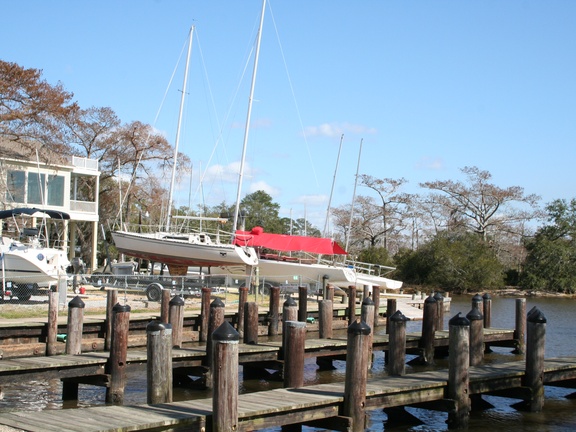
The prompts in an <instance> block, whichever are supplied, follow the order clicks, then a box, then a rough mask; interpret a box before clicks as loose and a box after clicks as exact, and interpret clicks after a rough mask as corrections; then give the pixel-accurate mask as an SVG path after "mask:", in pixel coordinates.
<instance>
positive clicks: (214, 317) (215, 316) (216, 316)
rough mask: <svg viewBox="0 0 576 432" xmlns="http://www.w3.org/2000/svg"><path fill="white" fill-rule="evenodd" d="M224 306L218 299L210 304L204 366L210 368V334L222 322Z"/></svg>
mask: <svg viewBox="0 0 576 432" xmlns="http://www.w3.org/2000/svg"><path fill="white" fill-rule="evenodd" d="M224 312H225V305H224V302H222V300H220V299H219V298H216V299H214V301H213V302H212V303H210V317H209V319H208V340H207V341H206V357H204V359H205V361H204V365H205V366H208V367H212V364H211V362H212V354H211V353H212V333H214V332H215V331H216V329H217V328H218V327H220V326H221V325H222V323H223V322H224Z"/></svg>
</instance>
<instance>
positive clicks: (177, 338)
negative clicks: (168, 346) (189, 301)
mask: <svg viewBox="0 0 576 432" xmlns="http://www.w3.org/2000/svg"><path fill="white" fill-rule="evenodd" d="M184 304H185V303H184V299H183V298H182V297H181V296H179V295H176V296H174V297H173V298H172V300H170V312H169V320H168V322H169V323H170V325H171V326H172V347H173V348H174V347H178V348H182V341H183V332H184Z"/></svg>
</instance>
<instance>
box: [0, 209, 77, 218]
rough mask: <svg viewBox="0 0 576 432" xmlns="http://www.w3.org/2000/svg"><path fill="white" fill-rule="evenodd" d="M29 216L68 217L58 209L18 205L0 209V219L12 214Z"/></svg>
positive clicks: (9, 216)
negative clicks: (9, 208) (17, 206)
mask: <svg viewBox="0 0 576 432" xmlns="http://www.w3.org/2000/svg"><path fill="white" fill-rule="evenodd" d="M21 215H23V216H30V217H40V218H45V217H50V218H52V219H70V215H69V214H68V213H64V212H61V211H58V210H42V209H37V208H34V207H32V208H30V207H20V208H15V209H11V210H0V219H7V218H11V217H14V216H21Z"/></svg>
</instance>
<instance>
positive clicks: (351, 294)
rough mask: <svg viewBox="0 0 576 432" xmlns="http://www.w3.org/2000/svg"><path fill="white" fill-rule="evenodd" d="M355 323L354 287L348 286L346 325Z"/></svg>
mask: <svg viewBox="0 0 576 432" xmlns="http://www.w3.org/2000/svg"><path fill="white" fill-rule="evenodd" d="M355 321H356V286H355V285H349V286H348V325H351V324H352V323H354V322H355Z"/></svg>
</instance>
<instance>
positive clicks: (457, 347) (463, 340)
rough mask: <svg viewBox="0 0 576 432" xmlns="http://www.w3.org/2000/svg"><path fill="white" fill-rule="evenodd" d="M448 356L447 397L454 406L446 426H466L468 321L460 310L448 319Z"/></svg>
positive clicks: (450, 427) (467, 405) (458, 427)
mask: <svg viewBox="0 0 576 432" xmlns="http://www.w3.org/2000/svg"><path fill="white" fill-rule="evenodd" d="M448 327H449V340H450V341H449V347H448V350H449V356H448V391H447V393H448V394H447V397H448V399H452V400H453V401H454V402H455V406H454V408H453V409H451V410H450V411H449V412H448V422H447V423H448V428H449V429H460V428H466V427H467V426H468V420H469V414H470V407H471V403H470V395H469V370H470V321H468V319H466V318H465V317H462V316H460V312H458V314H457V315H456V316H454V317H453V318H452V319H451V320H450V321H449V325H448Z"/></svg>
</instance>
